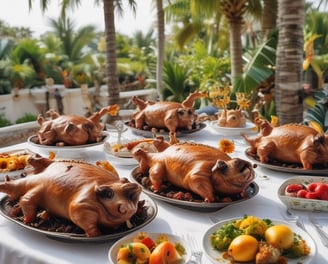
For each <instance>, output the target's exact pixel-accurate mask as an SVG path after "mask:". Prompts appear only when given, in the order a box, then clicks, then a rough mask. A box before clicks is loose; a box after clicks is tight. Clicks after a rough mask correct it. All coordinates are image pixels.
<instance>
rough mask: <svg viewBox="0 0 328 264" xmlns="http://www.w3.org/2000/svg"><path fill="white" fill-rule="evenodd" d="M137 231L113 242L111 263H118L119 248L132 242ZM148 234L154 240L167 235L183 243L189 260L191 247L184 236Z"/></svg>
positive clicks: (175, 241)
mask: <svg viewBox="0 0 328 264" xmlns="http://www.w3.org/2000/svg"><path fill="white" fill-rule="evenodd" d="M136 235H137V232H134V233H132V234H129V235H127V236H125V237H123V238H121V239H120V240H118V241H117V242H115V244H113V246H111V248H110V249H109V251H108V259H109V263H116V262H117V261H116V256H117V253H118V250H119V249H120V247H121V246H122V245H124V244H127V243H130V242H132V241H133V239H134V238H135V237H136ZM147 235H148V236H149V237H150V238H151V239H152V240H153V241H156V239H157V238H158V237H160V236H162V235H165V236H167V238H168V240H169V241H170V242H172V243H174V244H175V243H180V244H181V245H183V247H184V248H185V250H186V255H184V259H185V260H187V259H189V258H190V256H191V251H190V248H189V247H188V243H187V241H185V240H183V239H182V238H180V237H179V236H176V235H171V234H162V233H148V232H147Z"/></svg>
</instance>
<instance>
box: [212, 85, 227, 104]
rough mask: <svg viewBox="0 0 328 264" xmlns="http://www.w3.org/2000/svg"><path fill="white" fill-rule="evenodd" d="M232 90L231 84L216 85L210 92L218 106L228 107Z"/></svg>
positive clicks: (213, 102)
mask: <svg viewBox="0 0 328 264" xmlns="http://www.w3.org/2000/svg"><path fill="white" fill-rule="evenodd" d="M230 90H231V87H230V86H229V85H226V86H225V87H223V88H222V87H219V86H217V85H214V86H213V88H212V91H210V93H209V98H210V99H211V101H212V104H213V105H215V106H216V107H218V108H223V109H226V108H227V105H228V104H229V103H230Z"/></svg>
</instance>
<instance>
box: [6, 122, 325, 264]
mask: <svg viewBox="0 0 328 264" xmlns="http://www.w3.org/2000/svg"><path fill="white" fill-rule="evenodd" d="M111 133H113V135H112V134H111V136H113V137H115V136H116V135H115V132H111ZM123 137H124V138H126V139H128V138H138V137H140V136H137V135H135V134H133V133H132V132H131V131H130V130H127V131H126V132H124V133H123ZM222 138H230V139H232V140H233V141H234V143H235V147H236V149H235V151H234V152H233V153H232V154H230V155H231V156H232V157H240V158H243V159H247V157H246V155H245V149H246V148H247V145H246V144H245V142H244V140H243V139H242V137H241V136H233V137H231V136H230V135H222V134H221V135H220V134H219V133H218V132H217V131H215V130H213V129H212V128H211V127H209V126H207V127H206V128H204V129H202V130H200V131H198V132H195V133H192V134H188V135H185V136H184V137H182V138H180V139H181V140H188V141H189V140H190V141H195V142H198V143H204V144H208V145H212V146H217V145H218V142H219V140H220V139H222ZM16 149H29V150H31V151H34V152H37V151H38V150H37V149H34V148H33V147H31V146H30V145H28V143H21V144H17V145H13V146H10V147H6V148H2V149H0V153H1V152H5V151H9V150H16ZM83 154H84V157H85V159H86V160H87V161H88V162H91V163H94V162H95V161H98V160H105V159H106V155H105V154H104V151H103V146H102V145H100V146H95V147H91V148H87V149H85V151H84V153H83ZM109 161H110V160H109ZM134 167H135V166H120V165H115V168H116V170H117V171H118V173H119V175H120V176H121V177H130V175H131V171H132V169H133V168H134ZM255 171H256V177H255V180H254V181H255V182H256V183H257V184H258V186H259V192H258V194H257V195H256V196H254V197H253V198H251V199H248V200H246V201H243V202H241V203H236V204H233V205H231V206H227V207H225V208H223V209H220V210H216V211H212V212H208V211H198V210H190V209H188V208H183V207H178V206H176V205H173V204H169V203H166V202H165V201H159V200H155V201H156V204H157V206H158V213H157V216H156V217H155V219H154V220H153V221H152V222H151V223H149V224H148V225H146V226H144V227H143V228H141V230H142V231H146V232H156V233H159V232H164V233H170V234H176V235H179V236H186V235H187V234H188V235H189V236H192V237H194V238H195V239H196V241H197V243H198V246H199V248H200V249H201V248H202V238H203V234H204V233H205V231H206V230H207V229H208V228H210V227H211V226H212V225H213V218H215V219H217V221H221V220H227V219H231V218H234V217H242V216H243V215H244V214H254V215H257V216H259V217H266V218H272V219H280V220H284V218H283V215H284V214H285V211H286V207H285V205H284V204H283V203H282V202H281V201H280V199H279V197H278V195H277V191H278V188H279V186H280V185H281V184H282V182H283V181H284V180H286V179H288V178H289V177H292V176H297V175H295V174H291V173H286V172H279V171H273V170H269V169H267V168H264V167H262V166H257V167H256V168H255ZM300 177H302V176H300ZM3 195H4V194H0V198H1V197H3ZM293 212H294V213H295V214H297V215H299V216H300V217H301V219H302V220H303V221H304V225H305V228H306V230H307V232H308V233H309V234H310V235H311V236H312V238H313V240H314V241H315V244H316V249H317V253H316V256H314V257H313V259H312V263H314V264H324V263H328V249H327V248H326V247H324V245H323V244H322V242H321V240H320V239H319V235H318V233H317V231H316V230H315V228H314V227H313V226H312V225H311V224H310V222H309V219H308V214H309V213H308V212H307V211H300V210H294V211H293ZM323 214H324V215H325V216H327V220H328V213H324V212H323ZM138 231H139V230H138ZM0 234H1V236H0V263H4V264H11V263H12V264H20V263H22V264H41V263H47V264H69V263H78V264H84V263H86V264H90V263H95V264H106V263H109V260H108V250H109V249H110V247H111V245H112V244H113V243H114V242H115V240H114V241H101V242H96V243H95V242H92V243H89V242H88V243H85V242H84V243H80V242H76V241H72V242H69V241H58V240H55V239H52V238H49V237H47V236H45V235H43V234H40V233H38V232H34V231H32V230H30V229H26V228H24V227H22V226H19V225H17V224H16V223H13V222H12V221H10V220H8V219H6V218H5V217H3V216H2V215H1V216H0ZM202 263H205V264H207V263H210V261H209V259H208V258H207V257H206V255H204V254H203V258H202Z"/></svg>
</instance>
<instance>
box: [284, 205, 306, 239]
mask: <svg viewBox="0 0 328 264" xmlns="http://www.w3.org/2000/svg"><path fill="white" fill-rule="evenodd" d="M282 216H283V217H284V218H285V219H286V220H287V221H288V222H290V223H295V224H296V225H297V226H298V227H299V228H301V229H303V230H304V231H305V232H307V231H306V229H305V226H304V223H303V220H302V219H301V218H300V217H299V216H298V215H295V214H294V213H293V212H292V211H290V209H289V208H288V207H287V210H286V214H282ZM307 233H308V232H307Z"/></svg>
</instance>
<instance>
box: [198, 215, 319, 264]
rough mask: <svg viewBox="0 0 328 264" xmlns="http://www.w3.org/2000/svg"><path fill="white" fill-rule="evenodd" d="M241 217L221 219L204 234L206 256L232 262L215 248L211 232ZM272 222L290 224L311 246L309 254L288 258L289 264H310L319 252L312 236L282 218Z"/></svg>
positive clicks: (220, 263) (221, 262)
mask: <svg viewBox="0 0 328 264" xmlns="http://www.w3.org/2000/svg"><path fill="white" fill-rule="evenodd" d="M240 218H242V216H241V217H238V218H232V219H228V220H223V221H220V222H218V223H216V224H214V225H212V226H211V227H210V228H209V229H208V230H207V231H206V232H205V234H204V235H203V242H202V245H203V251H204V252H205V255H206V257H207V258H208V259H209V260H210V261H211V262H212V263H213V264H231V261H230V260H227V259H224V258H223V257H222V254H223V252H221V251H218V250H215V249H214V248H213V247H212V245H211V241H210V236H211V234H212V233H214V232H215V231H216V230H218V229H220V228H221V227H222V226H223V225H224V224H227V223H229V222H231V221H234V220H237V219H240ZM272 222H273V224H275V225H279V224H281V225H286V226H288V227H289V228H291V229H292V231H293V232H295V233H296V234H298V235H300V236H302V238H303V239H304V240H305V241H306V243H307V244H308V246H309V247H310V248H311V253H310V254H309V255H308V256H305V257H301V258H297V259H288V264H299V263H302V264H310V263H311V262H312V261H313V259H314V257H315V256H316V254H317V247H316V245H315V242H314V241H313V239H312V237H311V236H310V235H309V234H308V233H306V232H305V231H304V230H302V229H301V228H299V227H297V226H296V225H292V224H290V223H288V222H284V221H281V220H275V219H272Z"/></svg>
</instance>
